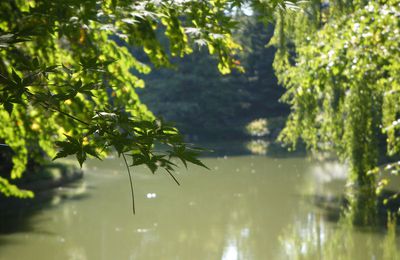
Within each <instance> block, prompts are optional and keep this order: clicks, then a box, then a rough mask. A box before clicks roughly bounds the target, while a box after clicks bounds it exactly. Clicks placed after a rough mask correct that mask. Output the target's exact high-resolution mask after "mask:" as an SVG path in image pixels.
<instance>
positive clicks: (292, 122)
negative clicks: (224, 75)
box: [273, 0, 400, 193]
mask: <svg viewBox="0 0 400 260" xmlns="http://www.w3.org/2000/svg"><path fill="white" fill-rule="evenodd" d="M277 17H278V25H277V29H276V32H275V36H274V39H273V44H275V45H276V46H278V47H279V52H278V54H277V57H276V59H275V62H274V67H275V70H276V73H277V76H278V78H279V81H280V82H281V83H282V84H283V85H285V87H286V88H287V91H286V94H285V97H284V98H285V100H286V101H287V102H288V103H289V104H290V106H291V109H292V111H291V114H290V116H289V120H288V122H287V124H286V128H285V130H284V131H283V132H282V134H281V136H280V140H282V141H284V142H286V143H291V144H294V145H295V144H296V142H297V140H298V138H302V139H303V140H304V141H305V142H306V143H307V144H308V145H309V146H310V147H311V148H314V149H317V150H326V149H328V150H334V151H335V152H337V154H338V155H339V156H340V157H341V158H343V159H344V160H346V161H348V162H349V165H350V167H351V181H352V183H353V184H355V185H356V186H358V187H362V188H364V189H368V190H370V192H371V193H373V192H374V189H375V173H376V172H377V168H376V167H377V164H378V158H379V152H380V151H379V140H380V139H381V136H382V135H383V134H384V135H386V138H387V139H386V142H387V154H388V155H389V156H394V155H396V154H397V155H398V154H399V151H400V135H399V130H400V124H399V116H400V106H399V104H400V92H399V90H400V75H399V69H400V33H399V32H400V24H399V21H400V3H399V2H398V1H391V0H389V1H328V2H322V1H310V2H309V3H308V4H306V5H305V6H304V8H303V11H302V12H296V13H292V14H291V15H283V14H282V13H277ZM392 165H399V164H396V163H395V164H392ZM396 172H397V171H394V173H396Z"/></svg>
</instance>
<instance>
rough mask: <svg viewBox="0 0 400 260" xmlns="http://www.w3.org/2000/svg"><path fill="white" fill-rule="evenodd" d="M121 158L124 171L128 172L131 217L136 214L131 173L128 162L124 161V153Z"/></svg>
mask: <svg viewBox="0 0 400 260" xmlns="http://www.w3.org/2000/svg"><path fill="white" fill-rule="evenodd" d="M122 158H123V159H124V162H125V166H126V169H127V170H128V175H129V182H130V184H131V196H132V212H133V215H135V213H136V212H135V195H134V193H133V183H132V175H131V171H130V170H129V165H128V162H127V161H126V157H125V154H124V153H122Z"/></svg>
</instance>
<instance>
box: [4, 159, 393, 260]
mask: <svg viewBox="0 0 400 260" xmlns="http://www.w3.org/2000/svg"><path fill="white" fill-rule="evenodd" d="M203 161H204V163H205V164H206V165H208V166H209V167H210V168H211V171H208V170H205V169H202V168H199V167H196V166H192V167H190V168H189V170H188V171H186V170H182V169H181V170H180V171H179V173H178V174H177V177H178V179H179V180H180V182H181V186H177V185H176V184H175V183H174V182H173V180H172V179H171V178H170V177H168V176H167V175H165V174H163V173H161V172H160V173H158V174H155V175H152V174H151V173H150V172H149V171H148V170H146V169H145V168H135V169H134V173H133V175H134V177H133V178H134V185H135V197H136V198H135V202H136V212H137V213H136V215H135V216H133V215H132V208H131V197H130V188H129V181H128V178H127V175H126V170H125V169H124V166H123V162H122V161H121V160H119V159H107V160H105V161H103V162H98V161H89V162H88V164H86V166H85V172H86V173H85V177H84V179H83V180H82V181H80V182H79V183H75V184H74V185H73V186H72V187H67V188H63V189H61V190H60V193H61V194H62V196H61V197H64V199H60V197H56V198H55V199H54V201H53V205H52V206H50V207H48V208H45V209H43V210H40V211H37V212H35V213H34V214H32V215H31V216H29V217H25V218H22V220H21V221H19V222H16V223H17V225H20V227H19V228H17V229H15V231H13V232H9V233H7V234H1V235H0V259H2V260H3V259H18V260H23V259H41V260H46V259H106V260H109V259H146V260H147V259H223V260H228V259H229V260H235V259H340V257H342V259H385V257H386V258H387V259H396V258H395V257H398V255H396V254H398V253H396V252H397V251H396V247H397V246H398V245H399V240H398V239H397V237H395V236H394V235H391V234H389V235H388V234H387V232H385V231H384V230H381V231H380V230H363V229H356V228H353V227H351V226H350V225H348V223H340V224H338V223H337V222H335V221H329V218H327V216H326V214H325V213H326V212H325V210H324V209H322V208H320V207H317V206H316V205H315V203H313V202H315V199H314V198H315V195H318V196H322V197H324V198H329V197H334V196H336V195H337V194H340V193H341V192H342V191H343V184H344V178H345V172H346V169H345V167H343V166H341V165H340V164H338V163H335V162H324V163H321V162H315V161H312V160H307V159H305V158H271V157H267V156H232V157H223V156H222V157H218V158H205V159H203ZM342 222H345V221H342ZM4 223H8V222H3V224H2V225H5V224H4ZM388 252H389V255H385V254H388Z"/></svg>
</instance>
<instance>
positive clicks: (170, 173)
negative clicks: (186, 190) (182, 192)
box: [165, 169, 181, 186]
mask: <svg viewBox="0 0 400 260" xmlns="http://www.w3.org/2000/svg"><path fill="white" fill-rule="evenodd" d="M165 170H166V171H167V172H168V173H169V176H171V177H172V179H174V181H175V182H176V184H178V185H179V186H180V185H181V184H180V183H179V181H178V180H177V179H176V178H175V176H174V175H173V174H172V172H171V171H170V170H168V169H165Z"/></svg>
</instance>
